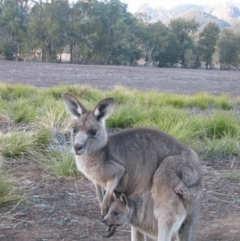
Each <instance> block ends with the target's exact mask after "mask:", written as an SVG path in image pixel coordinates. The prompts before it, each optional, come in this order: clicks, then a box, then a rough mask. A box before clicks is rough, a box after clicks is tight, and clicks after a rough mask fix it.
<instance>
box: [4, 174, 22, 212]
mask: <svg viewBox="0 0 240 241" xmlns="http://www.w3.org/2000/svg"><path fill="white" fill-rule="evenodd" d="M15 185H16V184H15V182H14V180H13V179H12V178H11V176H10V175H9V174H8V173H6V171H3V170H1V171H0V209H1V208H2V207H5V206H9V205H12V204H14V203H16V202H17V201H18V200H19V199H20V198H21V197H20V195H19V194H18V192H17V190H16V187H15Z"/></svg>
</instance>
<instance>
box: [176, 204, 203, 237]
mask: <svg viewBox="0 0 240 241" xmlns="http://www.w3.org/2000/svg"><path fill="white" fill-rule="evenodd" d="M200 209H201V200H200V201H199V202H198V203H197V204H196V206H195V208H194V210H193V212H192V213H191V214H189V215H187V217H186V219H185V220H184V222H183V224H182V226H181V228H180V230H179V240H180V241H194V240H195V233H196V229H197V224H198V219H199V213H200Z"/></svg>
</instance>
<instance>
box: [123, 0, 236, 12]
mask: <svg viewBox="0 0 240 241" xmlns="http://www.w3.org/2000/svg"><path fill="white" fill-rule="evenodd" d="M121 2H124V3H127V4H128V11H129V12H132V13H135V12H136V11H137V9H138V7H139V6H140V5H142V4H143V3H148V4H149V5H150V6H151V7H152V8H156V7H162V8H164V9H167V10H168V9H170V8H172V7H175V6H177V5H179V4H186V3H191V4H198V5H217V4H221V3H225V2H227V1H226V0H162V1H159V0H121ZM231 2H235V3H238V4H240V0H234V1H231Z"/></svg>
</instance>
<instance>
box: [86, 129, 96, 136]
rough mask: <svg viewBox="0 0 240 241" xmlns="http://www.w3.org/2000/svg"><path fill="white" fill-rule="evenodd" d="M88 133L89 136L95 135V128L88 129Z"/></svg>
mask: <svg viewBox="0 0 240 241" xmlns="http://www.w3.org/2000/svg"><path fill="white" fill-rule="evenodd" d="M88 134H89V135H90V136H96V134H97V130H90V131H89V132H88Z"/></svg>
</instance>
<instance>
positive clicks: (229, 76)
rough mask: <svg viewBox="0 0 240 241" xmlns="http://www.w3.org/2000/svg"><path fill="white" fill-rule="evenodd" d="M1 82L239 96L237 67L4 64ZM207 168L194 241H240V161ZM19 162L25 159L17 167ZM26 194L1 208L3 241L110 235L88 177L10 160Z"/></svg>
mask: <svg viewBox="0 0 240 241" xmlns="http://www.w3.org/2000/svg"><path fill="white" fill-rule="evenodd" d="M0 81H2V82H8V83H26V84H31V85H35V86H38V87H48V86H54V85H58V84H59V83H62V84H87V85H92V86H94V87H97V88H101V89H112V88H114V86H115V85H123V86H126V87H129V88H137V89H140V90H149V89H155V90H159V91H168V92H175V93H188V94H194V93H197V92H202V91H207V92H210V93H215V94H219V93H222V92H226V93H229V94H230V95H231V96H240V88H239V87H240V72H228V71H226V72H223V71H203V70H182V69H158V68H144V67H120V66H119V67H118V66H82V65H68V64H64V65H60V64H43V63H20V62H4V61H0ZM201 162H202V165H203V168H204V173H205V192H204V199H203V203H202V210H201V219H200V222H199V227H198V232H197V241H240V182H239V179H238V180H234V178H233V175H231V174H232V173H233V172H240V158H238V157H232V156H218V157H216V156H214V157H212V158H209V159H207V160H201ZM17 163H18V164H17ZM19 163H20V164H19ZM9 168H11V170H14V172H13V173H14V176H15V178H16V179H17V180H18V184H17V185H18V188H19V189H20V191H21V193H22V199H21V200H20V201H19V202H18V203H17V204H15V205H14V206H11V207H8V208H3V209H1V210H0V241H55V240H56V241H57V240H58V241H59V240H61V241H74V240H86V241H96V240H105V239H104V238H102V235H103V234H104V233H105V231H106V227H105V226H104V225H103V224H102V222H101V217H100V209H99V205H98V203H97V199H96V194H95V190H94V186H93V184H92V183H91V182H89V181H88V180H86V179H85V178H71V179H70V178H59V177H56V176H54V175H51V174H50V173H49V172H48V171H46V170H44V169H43V168H42V167H40V166H39V165H38V164H37V163H35V164H33V163H29V162H28V161H27V160H16V161H14V160H13V161H12V162H11V165H10V164H9ZM111 240H117V241H118V240H119V241H120V240H130V228H129V227H128V226H126V227H119V228H118V229H117V231H116V233H115V235H114V236H113V237H112V238H111Z"/></svg>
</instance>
